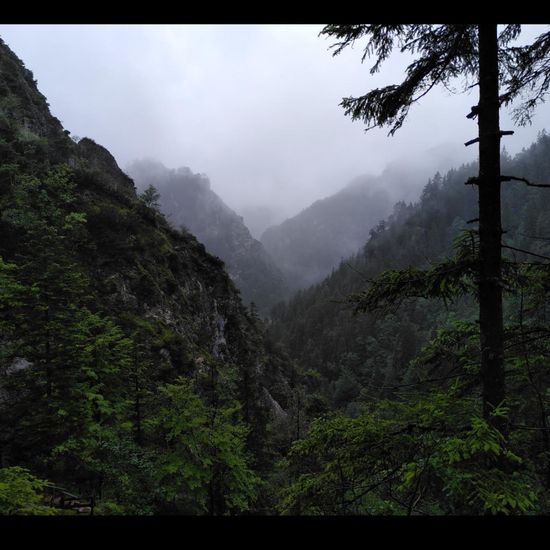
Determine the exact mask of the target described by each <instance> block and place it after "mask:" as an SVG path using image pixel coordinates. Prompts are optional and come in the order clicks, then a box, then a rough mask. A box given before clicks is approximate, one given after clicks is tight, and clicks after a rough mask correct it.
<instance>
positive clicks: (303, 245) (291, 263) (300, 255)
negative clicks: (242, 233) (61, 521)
mask: <svg viewBox="0 0 550 550" xmlns="http://www.w3.org/2000/svg"><path fill="white" fill-rule="evenodd" d="M391 204H392V202H391V197H390V194H389V193H388V192H387V191H386V190H385V189H384V187H383V185H381V182H380V178H379V177H378V178H377V177H370V176H363V177H360V178H356V179H355V180H354V181H352V182H351V183H350V184H349V185H347V186H346V187H344V188H343V189H342V190H341V191H339V192H338V193H336V194H334V195H332V196H330V197H327V198H325V199H321V200H318V201H316V202H315V203H313V204H312V205H311V206H309V207H308V208H306V209H305V210H303V211H302V212H300V213H299V214H298V215H296V216H294V217H293V218H290V219H288V220H286V221H284V222H283V223H281V224H280V225H277V226H273V227H270V228H268V229H266V230H265V231H264V233H263V235H262V237H261V241H262V244H263V245H264V247H265V249H266V250H267V252H268V253H269V254H270V255H271V257H272V258H273V259H274V261H275V262H276V263H277V265H278V266H279V267H280V268H281V270H282V272H283V273H284V275H285V277H286V280H287V284H288V285H289V288H290V289H291V290H294V291H295V290H299V289H302V288H306V287H308V286H310V285H312V284H315V283H318V282H319V281H321V280H322V279H323V278H324V277H325V276H326V275H328V274H329V273H330V272H331V270H332V269H334V268H336V267H338V265H339V263H340V262H341V261H342V260H343V259H344V258H347V257H348V256H350V255H351V254H353V253H355V252H356V251H357V250H358V249H359V248H360V247H361V246H362V245H363V244H364V243H365V241H366V240H367V238H368V235H369V231H370V230H371V229H372V227H373V226H374V225H376V223H378V221H380V220H381V219H383V218H384V217H385V216H387V215H388V214H389V212H390V210H391Z"/></svg>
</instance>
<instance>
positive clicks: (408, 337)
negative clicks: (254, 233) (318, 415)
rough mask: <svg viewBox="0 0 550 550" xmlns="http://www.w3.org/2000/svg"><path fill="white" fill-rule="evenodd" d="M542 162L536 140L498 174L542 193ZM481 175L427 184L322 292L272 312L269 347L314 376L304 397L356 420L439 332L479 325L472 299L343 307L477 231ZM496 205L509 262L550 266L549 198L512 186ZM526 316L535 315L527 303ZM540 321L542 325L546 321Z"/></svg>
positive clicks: (548, 170) (302, 295) (549, 176)
mask: <svg viewBox="0 0 550 550" xmlns="http://www.w3.org/2000/svg"><path fill="white" fill-rule="evenodd" d="M548 158H550V137H549V136H547V135H546V134H542V135H541V136H540V137H539V139H538V141H537V142H536V143H534V144H533V145H531V146H530V147H529V148H527V149H524V150H523V151H522V152H521V153H519V154H518V155H516V157H515V158H513V159H512V158H510V157H509V156H507V155H506V154H504V155H503V157H502V161H501V163H502V171H503V173H504V174H516V175H521V176H523V177H526V178H527V179H529V180H530V181H534V182H543V183H544V182H547V181H549V180H550V164H549V163H548ZM477 170H478V168H477V164H476V163H471V164H466V165H462V166H461V167H460V168H458V169H452V170H449V171H448V172H447V173H446V174H445V175H444V176H441V175H440V174H439V173H438V174H436V175H435V176H434V177H433V178H430V179H429V181H428V182H427V184H426V185H425V187H424V189H423V191H422V194H421V196H420V199H419V200H418V201H416V202H415V203H414V204H405V203H404V202H400V203H397V204H396V205H395V206H394V208H393V212H392V213H391V215H390V216H388V217H387V218H386V219H384V220H381V222H380V223H378V224H377V225H376V227H374V228H373V229H372V230H371V232H370V235H369V237H368V239H367V240H366V243H365V244H364V246H363V247H361V249H359V250H358V251H357V253H355V254H354V255H352V256H351V257H349V258H347V259H346V262H345V263H343V264H342V265H341V266H340V267H338V268H337V269H335V270H334V272H333V273H331V274H330V275H329V276H328V277H326V278H324V279H323V280H322V281H320V282H319V283H318V284H316V285H314V286H312V287H310V288H308V289H304V290H302V291H300V292H298V293H297V294H296V295H295V296H294V297H293V298H292V299H290V300H289V301H288V302H287V303H284V304H280V305H278V306H277V307H276V308H274V310H273V316H272V324H271V326H270V331H271V335H272V338H273V340H274V341H276V342H279V343H280V344H283V345H284V346H285V349H286V350H287V351H288V352H289V353H290V355H291V357H292V358H293V359H294V360H296V361H297V362H298V363H299V364H300V365H301V367H302V368H303V369H311V370H313V371H315V372H316V373H317V376H316V377H315V378H313V377H312V378H311V380H314V381H315V383H314V384H313V387H311V388H310V389H309V391H310V392H311V393H312V394H315V393H317V392H320V394H322V396H323V400H326V401H324V402H325V405H324V406H325V407H328V408H341V409H343V410H346V411H347V412H348V413H349V414H354V412H356V410H357V406H358V404H357V403H358V401H361V400H362V399H365V396H373V395H378V396H385V395H387V394H388V393H389V392H391V388H393V387H398V386H397V385H399V384H401V383H403V382H405V383H406V382H410V381H411V380H410V379H408V378H407V377H409V376H413V377H414V375H413V374H411V373H414V364H413V363H411V361H412V360H413V359H414V358H415V357H417V356H418V354H419V353H420V351H421V349H422V347H423V346H425V345H426V344H427V343H428V342H429V340H430V339H432V338H433V337H434V336H435V335H436V333H437V331H438V330H441V329H444V328H448V327H450V326H452V324H453V323H454V322H455V321H456V320H457V319H463V320H467V321H472V322H476V319H477V315H478V313H477V309H476V306H475V302H474V300H473V299H472V298H471V297H464V298H461V299H459V300H458V301H457V302H456V303H454V304H448V303H443V302H438V301H431V300H415V301H409V300H405V301H404V303H403V304H402V305H401V307H399V308H397V307H395V308H388V309H389V311H387V312H384V314H379V313H371V314H362V315H354V314H353V302H350V301H348V298H349V297H350V296H353V295H356V294H358V293H360V292H361V291H363V290H364V289H365V288H368V285H369V281H371V280H372V279H374V278H375V277H376V276H378V275H379V274H380V273H381V272H382V271H384V270H389V269H407V268H411V267H417V268H429V267H430V266H433V265H434V264H436V263H437V262H441V261H443V260H445V259H446V258H448V257H450V256H452V255H453V246H454V245H455V244H456V239H457V238H458V236H459V235H460V234H461V232H463V231H464V230H467V229H476V226H475V225H472V222H475V218H476V216H477V194H476V192H475V191H473V190H472V189H471V186H466V185H464V183H465V182H466V181H467V180H468V179H469V178H470V177H471V176H474V175H475V174H477ZM502 200H503V203H502V215H503V228H504V229H505V235H504V239H503V240H504V242H505V243H506V246H512V247H514V248H516V249H517V250H516V251H510V250H505V251H504V256H505V258H507V259H508V260H514V259H517V260H521V259H525V260H529V261H530V262H536V261H537V258H536V257H534V258H533V257H531V258H530V257H529V255H524V254H522V253H521V252H520V250H529V251H531V252H533V253H535V254H539V255H541V257H542V258H547V257H548V256H550V245H549V242H550V241H549V239H548V231H547V227H548V224H549V223H550V215H549V214H550V195H549V194H548V193H547V192H545V190H540V189H536V188H532V187H526V186H524V185H522V184H520V183H510V184H508V185H506V186H503V191H502ZM538 261H540V259H538ZM533 291H535V289H533ZM507 300H508V301H507V304H506V308H505V311H506V314H507V315H508V316H511V315H512V311H514V309H513V307H512V306H513V305H514V302H513V301H512V300H513V298H509V297H508V298H507ZM515 307H516V308H517V303H516V304H515ZM531 308H532V309H531ZM527 311H537V309H536V307H535V306H534V305H533V302H530V305H529V306H526V312H527ZM540 315H542V317H541V319H542V318H544V315H545V314H544V313H541V314H540ZM434 369H435V366H434ZM413 379H414V378H413ZM317 412H319V411H317Z"/></svg>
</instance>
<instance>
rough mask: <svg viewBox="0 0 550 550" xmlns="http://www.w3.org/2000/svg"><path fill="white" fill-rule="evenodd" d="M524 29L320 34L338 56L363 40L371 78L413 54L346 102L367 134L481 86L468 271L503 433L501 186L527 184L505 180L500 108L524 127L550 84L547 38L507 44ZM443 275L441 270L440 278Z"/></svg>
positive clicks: (352, 29)
mask: <svg viewBox="0 0 550 550" xmlns="http://www.w3.org/2000/svg"><path fill="white" fill-rule="evenodd" d="M520 31H521V26H520V25H507V26H505V27H504V28H503V30H502V31H501V32H500V34H498V29H497V25H496V24H480V25H327V26H326V27H325V28H324V29H323V31H322V32H321V34H324V35H327V36H330V37H334V38H336V39H338V42H337V43H336V44H334V47H335V48H336V49H335V52H334V55H337V54H339V53H340V52H341V51H342V50H343V49H344V48H346V47H348V46H351V45H353V44H354V43H355V41H356V40H358V39H361V38H366V39H367V45H366V47H365V49H364V54H363V58H362V60H363V61H364V60H365V59H366V58H367V57H371V56H374V57H375V58H376V62H375V64H374V65H373V67H372V68H371V74H372V73H375V72H377V71H379V70H380V67H381V65H382V63H383V62H384V61H385V60H386V59H387V58H388V57H389V56H390V54H391V53H392V52H393V50H394V49H395V48H396V47H399V48H400V51H401V52H409V53H411V54H413V55H415V56H416V57H415V59H414V61H413V62H412V63H411V64H410V65H409V66H408V68H407V72H406V76H405V78H404V80H403V81H402V82H401V83H400V84H394V85H389V86H386V87H384V88H380V89H374V90H371V91H369V92H368V93H367V94H365V95H364V96H361V97H348V98H344V99H343V101H342V106H343V107H344V109H345V112H346V114H347V115H351V117H352V119H353V120H362V121H363V122H364V123H365V124H366V125H367V130H369V129H371V128H374V127H383V126H389V127H390V135H393V134H394V133H395V132H396V131H397V130H398V129H399V128H400V127H401V126H402V125H403V123H404V121H405V118H406V117H407V114H408V112H409V108H410V107H411V106H412V105H413V104H414V103H415V102H417V101H419V100H420V99H422V98H423V97H424V96H425V95H426V94H428V92H430V91H431V90H432V89H433V88H434V87H435V86H437V85H439V84H442V85H448V84H450V82H451V81H452V80H453V79H455V78H462V79H463V80H464V83H465V88H464V90H466V89H468V88H471V87H473V86H478V87H479V103H478V104H477V105H475V106H473V107H472V111H471V113H469V114H468V115H467V116H468V118H471V119H475V118H476V117H477V118H478V124H479V134H478V137H477V138H475V139H473V140H471V141H470V142H468V143H467V144H466V145H470V144H473V143H476V142H478V143H479V175H478V177H477V178H474V179H472V180H471V181H470V182H469V183H471V184H474V185H476V186H477V187H478V190H479V220H478V221H479V232H478V234H479V250H478V255H477V257H476V258H474V259H473V260H474V264H472V263H471V262H469V263H468V267H469V268H472V267H473V268H474V270H475V273H476V277H477V295H478V300H479V321H480V336H481V338H480V356H481V380H482V392H483V413H484V417H485V419H486V420H487V421H488V422H489V423H490V424H491V425H492V426H494V427H495V428H498V429H500V430H501V431H505V430H506V426H505V425H504V423H503V419H502V416H499V415H495V414H494V413H495V411H496V410H497V409H498V408H499V407H500V406H502V405H503V404H504V402H505V398H506V391H505V372H504V353H503V349H504V344H503V342H504V328H503V315H502V286H503V275H502V253H501V249H502V239H501V238H502V233H503V230H502V227H501V205H500V192H501V183H502V181H509V180H511V179H518V178H519V179H520V180H521V179H522V178H520V177H518V178H511V177H503V176H502V174H501V171H500V141H501V137H502V136H503V135H507V134H512V133H513V132H511V131H504V132H503V131H502V130H501V129H500V126H499V110H500V107H501V106H502V105H503V104H506V105H507V104H511V103H512V102H514V101H515V100H518V99H519V100H520V102H519V105H517V106H516V108H515V111H514V117H515V120H516V122H518V123H519V124H525V123H526V122H528V121H529V120H530V118H531V116H532V113H533V110H534V108H535V107H536V105H537V104H538V103H539V102H541V101H542V100H543V98H544V96H545V94H546V93H547V91H548V88H549V86H550V63H548V61H547V53H548V51H549V49H550V33H546V34H543V35H541V36H539V38H537V39H536V40H535V41H534V42H533V43H532V44H530V45H528V46H524V47H512V46H510V43H511V41H512V40H514V39H515V38H517V37H518V36H519V34H520ZM472 80H473V83H472ZM462 267H463V266H462ZM443 269H447V270H453V269H454V271H455V272H457V266H449V265H447V266H444V267H443ZM441 273H442V269H439V270H438V271H437V274H438V275H439V276H440V275H441ZM432 275H436V273H432ZM414 276H418V273H415V274H414ZM409 279H410V278H409ZM405 282H414V281H412V280H408V279H407V277H405V278H404V279H403V280H401V283H405ZM386 283H387V281H386ZM420 286H422V285H420ZM412 292H413V294H414V293H415V292H416V294H417V295H420V296H425V295H429V294H430V293H431V294H432V295H433V294H434V286H433V285H432V286H431V287H430V289H428V288H427V286H423V288H422V289H420V288H419V287H418V286H417V288H416V290H415V291H412ZM380 294H382V292H381V293H380ZM380 294H378V297H379V298H380ZM435 294H437V292H435ZM369 297H370V298H372V297H373V295H372V293H371V294H369V293H368V292H367V293H365V294H364V295H363V296H362V297H361V296H360V297H359V305H358V307H359V309H369V308H372V307H373V303H372V300H371V301H369ZM377 303H379V302H377Z"/></svg>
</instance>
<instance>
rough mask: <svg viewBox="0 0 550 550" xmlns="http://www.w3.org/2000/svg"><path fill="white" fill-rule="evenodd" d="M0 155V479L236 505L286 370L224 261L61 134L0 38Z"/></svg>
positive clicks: (265, 459) (140, 508)
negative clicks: (36, 478) (35, 478)
mask: <svg viewBox="0 0 550 550" xmlns="http://www.w3.org/2000/svg"><path fill="white" fill-rule="evenodd" d="M0 163H1V165H0V466H1V467H2V469H1V470H0V473H1V474H2V475H12V476H15V478H16V479H19V480H20V481H21V483H27V482H29V483H31V481H29V480H32V479H33V478H32V477H30V478H29V477H28V475H30V474H28V472H29V471H30V472H32V474H33V475H38V476H39V477H43V478H45V479H47V480H49V481H50V482H53V483H54V484H55V485H58V486H61V487H63V488H64V490H66V492H67V493H71V494H73V493H76V494H77V495H88V496H89V495H91V496H90V497H89V498H91V499H92V500H90V501H89V502H91V506H93V505H94V502H95V503H96V506H97V509H96V513H104V514H109V513H115V514H120V513H129V514H151V513H212V514H223V513H228V512H231V511H239V510H240V511H242V510H249V509H251V508H252V507H253V506H254V503H255V502H258V499H259V501H261V499H262V498H264V497H262V496H261V494H260V493H261V491H260V489H258V487H259V485H258V479H259V478H258V475H263V474H262V472H263V471H264V470H265V468H266V467H267V466H266V464H268V463H269V461H270V460H272V459H273V456H274V454H273V453H274V450H273V448H271V450H270V451H269V453H271V454H269V453H267V454H266V450H265V449H266V448H267V447H266V444H267V441H272V439H271V440H270V439H269V437H268V436H267V435H266V434H267V430H268V428H269V425H270V423H271V422H272V421H273V418H274V416H275V417H278V416H281V410H282V409H281V405H280V404H279V401H280V402H281V403H282V405H283V406H286V404H285V402H284V399H285V395H284V394H285V391H286V390H285V388H286V387H287V385H286V382H285V381H286V379H287V377H288V373H287V374H283V371H284V370H285V369H287V370H288V369H290V370H289V371H288V372H290V371H291V366H290V365H288V364H286V363H285V359H284V357H282V356H280V355H277V353H276V352H275V351H274V350H273V349H272V350H268V349H267V347H266V345H267V344H266V343H265V337H264V332H263V328H262V323H261V321H260V320H259V319H258V318H257V317H256V316H255V315H254V312H251V311H249V310H248V309H247V308H245V307H244V306H243V304H242V302H241V298H240V294H239V292H238V290H237V289H236V287H235V285H234V283H233V281H232V280H231V278H230V277H229V276H228V274H227V273H226V271H225V270H224V265H223V262H222V261H221V260H219V259H218V258H216V257H214V256H212V255H211V254H209V253H207V252H206V250H205V248H204V246H203V245H202V244H201V243H200V242H198V241H197V239H196V238H195V237H194V236H193V235H191V234H190V233H189V232H188V231H186V230H179V229H175V228H174V227H173V226H171V225H170V224H169V223H168V222H167V221H166V219H165V218H164V217H163V216H162V214H160V213H159V212H157V211H156V210H155V209H152V208H149V207H148V206H147V205H146V204H144V202H143V201H141V200H140V199H139V198H138V196H137V194H136V191H135V186H134V183H133V181H132V179H131V178H130V177H128V176H127V175H126V174H125V173H124V172H122V171H121V170H120V168H119V167H118V165H117V163H116V161H115V159H114V158H113V156H112V155H111V154H110V153H109V151H107V150H106V149H105V148H104V147H102V146H101V145H99V144H96V143H95V142H94V141H93V140H91V139H88V138H84V139H82V140H80V141H78V143H76V142H75V141H73V140H72V139H71V138H70V137H69V132H68V131H67V130H64V129H63V127H62V125H61V123H60V122H59V120H58V119H56V118H55V117H53V116H52V115H51V113H50V112H49V108H48V104H47V102H46V99H45V98H44V96H43V95H42V94H41V93H40V92H39V91H38V88H37V83H36V81H35V80H34V78H33V75H32V73H31V72H30V71H29V70H28V69H26V68H25V67H24V64H23V63H22V61H20V60H19V59H18V58H17V56H16V55H15V54H14V53H13V52H12V51H11V50H10V49H9V48H8V47H7V46H6V45H5V43H4V42H3V41H1V40H0ZM189 177H190V176H189ZM190 179H191V180H193V178H192V177H190ZM201 185H203V184H202V183H201V182H200V181H197V186H201ZM205 194H206V193H205ZM210 197H211V201H212V204H213V205H214V206H212V208H213V209H214V210H216V211H218V212H220V216H221V215H222V213H223V214H224V215H225V214H227V216H228V217H230V213H226V212H225V210H224V207H223V205H222V204H219V203H218V204H215V199H214V198H212V197H213V194H212V195H210ZM235 225H238V224H237V222H235ZM231 231H232V230H229V229H228V232H231ZM235 231H237V230H235ZM241 232H242V233H243V234H244V235H243V238H248V237H249V236H248V235H247V234H246V231H244V230H241ZM243 246H244V245H243ZM251 246H253V245H251ZM191 440H192V441H193V446H192V447H190V446H189V441H191ZM270 457H271V458H270ZM21 468H22V469H21ZM222 472H223V474H222ZM2 479H4V478H2ZM32 483H34V482H32ZM37 483H38V482H37ZM32 487H34V488H36V487H42V488H44V486H43V485H40V483H38V485H36V484H35V485H32ZM44 490H45V489H44ZM259 491H260V493H259ZM50 496H51V499H50V502H55V503H56V505H57V506H60V505H61V504H60V501H59V496H55V494H54V495H50ZM2 498H3V497H2ZM29 498H30V497H29ZM87 498H88V497H87ZM94 499H95V500H94ZM2 503H4V501H3V500H2ZM259 505H261V502H260V504H259ZM2 506H3V504H2ZM35 510H36V513H39V511H40V510H41V508H40V506H38V505H37V506H36V508H35ZM48 510H50V509H48ZM50 511H51V510H50ZM48 513H49V512H48Z"/></svg>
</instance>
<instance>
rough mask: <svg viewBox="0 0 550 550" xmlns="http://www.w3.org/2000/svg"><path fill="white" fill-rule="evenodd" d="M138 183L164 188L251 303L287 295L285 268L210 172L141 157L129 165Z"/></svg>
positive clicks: (174, 216)
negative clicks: (215, 186)
mask: <svg viewBox="0 0 550 550" xmlns="http://www.w3.org/2000/svg"><path fill="white" fill-rule="evenodd" d="M127 172H128V173H129V174H130V176H132V178H133V179H134V181H135V182H136V185H137V187H138V189H140V190H144V189H146V188H147V186H148V185H153V186H155V187H156V188H157V189H158V191H159V192H160V200H159V203H160V207H161V210H162V212H163V213H164V214H165V215H166V217H167V218H168V220H169V222H170V223H171V224H172V225H173V226H174V227H181V226H182V225H183V226H185V227H187V228H188V229H189V231H191V232H192V233H193V234H194V235H196V237H197V238H198V239H199V241H200V242H202V243H203V244H204V245H205V247H206V250H207V251H208V252H210V253H211V254H214V255H215V256H219V257H220V258H221V259H222V260H223V261H224V262H225V264H226V266H227V271H228V273H229V275H230V276H231V278H232V280H233V282H234V283H235V285H236V286H237V288H239V289H240V291H241V293H242V297H243V301H244V302H245V303H250V302H254V303H255V304H256V306H257V307H258V308H259V310H260V311H261V312H262V313H267V311H268V310H269V308H270V307H271V306H272V305H273V304H274V303H276V302H277V301H279V300H280V299H282V298H283V296H284V294H285V284H284V278H283V275H282V273H281V272H280V271H279V269H278V268H277V266H276V265H275V263H274V262H273V260H272V259H271V258H270V257H269V255H268V254H267V253H266V251H265V250H264V247H263V246H262V244H261V243H260V242H259V241H257V240H256V239H254V238H252V236H251V235H250V231H249V230H248V229H247V228H246V226H245V225H244V223H243V219H242V218H241V217H240V216H238V215H237V214H236V213H235V212H234V211H233V210H231V209H230V208H229V207H228V206H227V205H226V204H225V203H224V202H223V201H222V200H221V198H220V197H219V196H218V195H217V194H216V193H214V191H212V189H211V188H210V182H209V181H208V178H206V176H204V175H200V174H194V173H193V172H191V170H190V169H189V168H186V167H182V168H179V169H178V170H169V169H167V168H166V167H165V166H163V165H162V164H161V163H159V162H155V161H151V160H141V161H136V162H134V163H133V164H132V165H130V166H129V167H128V168H127Z"/></svg>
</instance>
